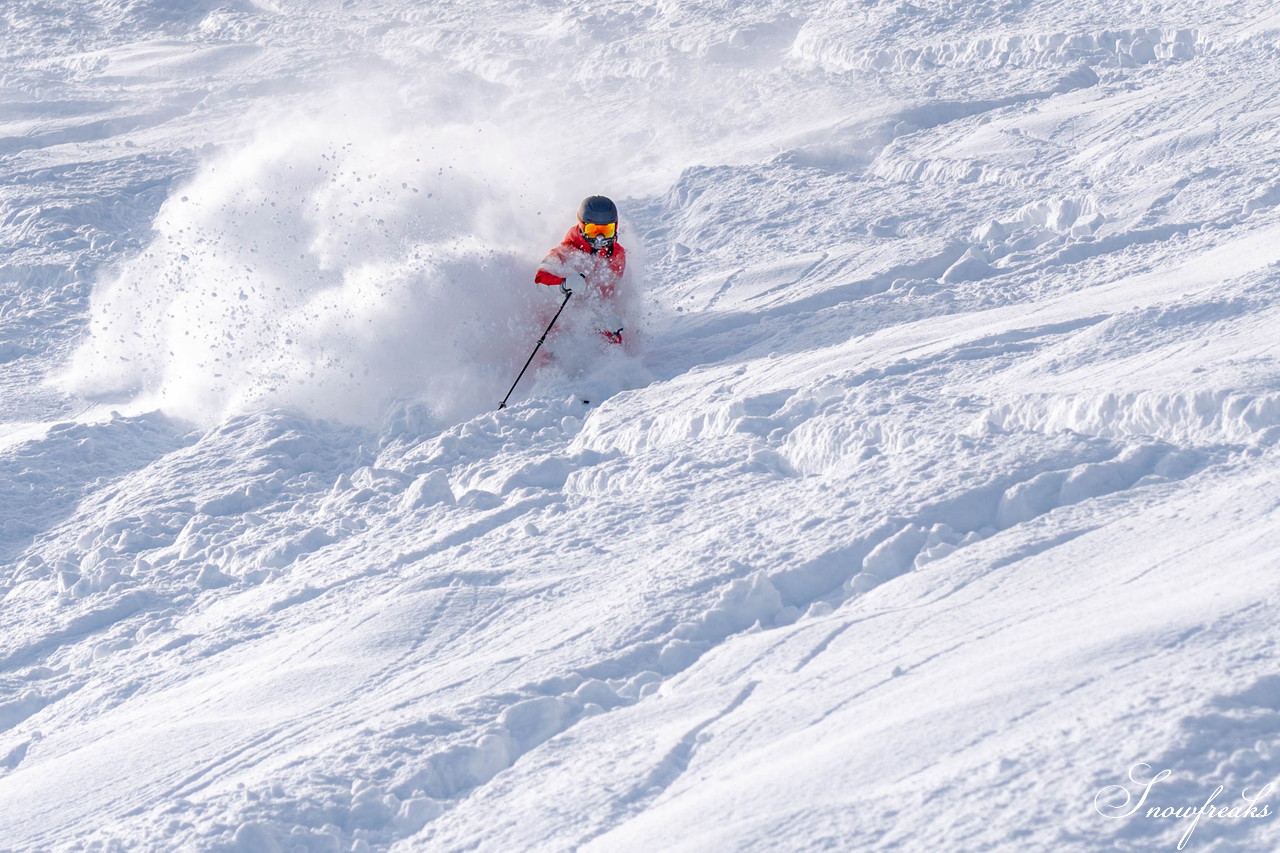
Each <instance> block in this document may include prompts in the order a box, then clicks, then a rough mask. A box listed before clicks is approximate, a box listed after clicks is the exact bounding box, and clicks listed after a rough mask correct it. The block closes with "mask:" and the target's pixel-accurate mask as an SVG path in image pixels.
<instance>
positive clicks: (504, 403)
mask: <svg viewBox="0 0 1280 853" xmlns="http://www.w3.org/2000/svg"><path fill="white" fill-rule="evenodd" d="M570 296H573V291H572V290H570V289H569V288H567V287H566V288H565V289H564V302H561V303H560V311H563V310H564V306H566V305H568V304H569V297H570ZM560 311H557V312H556V316H554V317H552V318H551V322H550V323H548V324H547V330H546V331H545V332H543V333H542V337H540V338H538V342H537V343H536V344H534V347H533V352H531V353H529V360H528V361H526V362H525V363H524V367H522V368H520V375H519V376H517V377H516V381H515V382H512V383H511V390H510V391H508V392H507V396H505V397H503V398H502V402H501V403H499V404H498V411H502V410H503V409H505V408H506V407H507V400H509V399H511V393H512V391H515V390H516V386H517V385H519V384H520V379H521V378H522V377H523V376H524V372H525V371H526V370H528V369H529V365H531V364H533V357H534V356H535V355H537V354H538V349H539V348H540V347H541V346H542V344H543V343H544V342H545V341H546V340H547V335H549V334H551V327H552V326H554V325H555V324H556V320H559V319H560Z"/></svg>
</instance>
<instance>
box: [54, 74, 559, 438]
mask: <svg viewBox="0 0 1280 853" xmlns="http://www.w3.org/2000/svg"><path fill="white" fill-rule="evenodd" d="M410 114H411V113H410ZM517 144H519V145H521V146H523V147H525V148H527V146H528V144H529V141H528V140H527V139H521V140H518V142H517V137H516V136H514V135H512V134H510V133H505V132H502V131H501V129H497V128H495V127H493V126H486V125H484V124H476V123H474V122H466V123H462V122H459V123H455V124H447V123H445V124H440V125H437V126H430V125H425V124H421V123H413V122H405V121H403V120H401V119H399V114H398V113H397V111H396V110H395V109H394V108H392V107H390V106H381V107H380V106H370V105H369V104H368V103H367V101H366V102H362V103H359V104H358V105H357V104H356V103H355V102H354V101H352V100H350V99H342V100H341V101H340V102H338V103H334V102H333V101H328V102H327V103H326V105H325V106H324V107H322V108H318V109H311V110H299V111H297V112H293V113H289V114H287V115H277V116H274V117H272V118H271V119H268V120H264V121H263V122H262V124H261V127H260V129H259V130H258V132H257V133H256V134H255V135H254V136H253V138H252V139H251V141H249V142H248V143H247V144H244V145H241V146H238V147H233V148H230V149H229V150H226V151H224V152H223V153H221V154H220V155H219V156H217V157H215V158H214V159H212V160H211V161H210V162H208V163H206V164H205V165H204V166H203V167H202V168H201V169H200V170H199V171H198V173H197V174H196V175H195V176H194V178H193V179H192V180H191V181H190V182H189V183H188V184H186V185H185V186H183V187H181V188H179V189H178V190H176V191H175V192H174V193H173V195H172V196H171V197H170V198H169V199H168V200H167V201H166V203H165V204H164V206H163V207H162V209H161V211H160V213H159V215H158V216H157V218H156V221H155V224H154V230H155V238H154V240H153V241H152V243H151V244H150V246H149V247H148V248H147V249H146V250H145V251H144V252H142V253H141V254H140V255H139V256H137V257H135V258H133V259H131V260H129V261H128V262H126V263H125V264H124V266H123V268H121V269H120V270H119V271H118V274H116V275H115V277H114V278H112V279H110V280H107V281H104V282H100V283H99V286H98V288H97V290H96V291H95V294H94V297H93V300H92V310H91V318H90V324H89V334H88V335H87V336H86V338H85V339H84V340H83V341H82V343H81V345H80V347H79V349H78V350H77V351H76V353H75V354H74V357H73V359H72V362H71V365H70V368H69V371H68V373H67V375H66V376H65V377H64V380H65V382H66V383H67V384H68V385H69V386H70V387H71V388H72V389H74V390H77V391H79V392H81V393H84V394H92V395H99V396H101V395H116V396H119V395H121V394H130V395H136V396H137V398H138V400H139V402H142V403H146V404H153V405H158V406H160V407H162V408H164V409H165V410H166V411H168V412H170V413H172V414H175V415H178V416H180V417H185V418H188V419H191V420H195V421H198V422H204V423H210V422H216V421H217V420H219V419H221V418H223V417H225V416H227V415H229V414H234V413H238V412H244V411H248V410H254V409H261V408H264V407H288V408H295V409H299V410H301V411H303V412H305V413H307V414H309V415H312V416H315V417H322V418H335V419H340V420H343V421H346V422H351V423H358V424H372V423H374V422H376V421H377V419H378V417H379V412H380V409H381V408H382V407H383V406H384V405H385V404H386V402H387V401H389V400H393V399H397V398H405V397H411V398H416V399H421V400H424V401H426V403H427V404H428V406H429V407H430V409H431V411H432V413H433V414H434V416H435V417H436V418H438V419H440V420H441V421H456V420H457V419H459V418H464V417H467V416H470V415H472V414H475V413H477V412H479V411H483V410H484V409H486V408H489V407H492V406H493V405H494V403H495V402H496V400H498V399H501V394H502V393H503V392H504V391H505V387H506V384H505V383H507V382H509V380H510V378H511V375H512V366H513V364H514V365H516V366H518V363H519V360H520V351H527V350H528V348H529V345H530V344H531V343H532V342H533V341H534V340H536V338H537V332H536V331H535V327H536V326H537V325H538V317H539V316H540V312H544V309H545V305H544V304H543V303H545V302H546V300H547V294H545V293H539V292H538V288H535V287H533V286H532V284H531V279H532V269H533V265H535V264H536V263H537V260H538V259H539V258H540V257H541V252H542V251H545V247H546V246H547V245H549V244H548V243H547V240H548V235H555V236H556V237H557V238H558V233H557V232H558V231H559V230H560V229H561V228H563V224H562V223H561V222H559V221H558V220H559V218H563V217H559V218H557V219H556V220H555V221H551V219H552V218H551V217H541V216H540V207H541V206H543V204H544V203H545V199H546V198H547V197H548V196H549V195H552V194H551V193H549V192H548V190H547V189H546V188H544V187H541V186H539V185H538V179H537V177H536V175H535V173H534V170H533V169H532V168H531V167H525V166H524V165H522V164H526V163H531V162H537V160H536V158H528V157H524V156H521V155H520V152H518V151H516V150H515V146H516V145H517ZM569 215H570V216H571V213H570V214H569Z"/></svg>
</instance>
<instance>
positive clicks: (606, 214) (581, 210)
mask: <svg viewBox="0 0 1280 853" xmlns="http://www.w3.org/2000/svg"><path fill="white" fill-rule="evenodd" d="M578 221H579V222H582V223H587V222H594V223H595V224H596V225H609V224H610V223H613V222H617V221H618V206H617V205H615V204H614V203H613V202H612V201H611V200H610V199H607V198H605V197H604V196H602V195H592V196H587V197H586V198H584V199H583V200H582V204H580V205H578Z"/></svg>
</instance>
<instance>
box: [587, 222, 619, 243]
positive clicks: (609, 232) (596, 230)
mask: <svg viewBox="0 0 1280 853" xmlns="http://www.w3.org/2000/svg"><path fill="white" fill-rule="evenodd" d="M582 233H583V235H584V236H585V237H586V238H587V239H589V240H594V239H595V238H597V237H605V238H608V239H610V240H612V239H613V235H615V234H617V233H618V223H616V222H610V223H609V224H608V225H599V224H597V223H595V222H584V223H583V224H582Z"/></svg>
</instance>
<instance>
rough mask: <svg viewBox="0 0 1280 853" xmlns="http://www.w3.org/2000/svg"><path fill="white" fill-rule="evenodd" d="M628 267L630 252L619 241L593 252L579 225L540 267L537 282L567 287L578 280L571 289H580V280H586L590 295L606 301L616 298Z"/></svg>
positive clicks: (535, 278) (536, 276) (573, 228)
mask: <svg viewBox="0 0 1280 853" xmlns="http://www.w3.org/2000/svg"><path fill="white" fill-rule="evenodd" d="M626 268H627V250H626V249H624V248H622V245H621V244H620V243H618V242H617V241H616V240H615V241H614V243H613V246H612V247H611V248H609V249H601V250H600V251H599V252H593V250H592V248H591V244H590V243H588V242H587V238H586V237H583V236H582V230H581V228H580V227H579V226H577V225H575V226H573V227H572V228H570V229H569V233H568V234H565V235H564V240H562V241H561V243H560V245H558V246H556V247H555V248H554V249H552V250H551V251H550V252H548V253H547V256H546V257H545V258H543V259H542V263H541V264H539V265H538V273H537V275H535V276H534V277H533V280H534V281H536V282H537V283H538V284H546V285H550V286H555V285H559V284H563V283H564V281H565V279H574V281H570V282H569V287H570V288H574V289H576V287H577V277H578V276H579V275H582V276H583V277H585V279H586V287H587V291H588V292H595V293H599V294H600V295H601V296H602V297H604V298H605V299H612V298H613V293H614V289H615V288H616V287H617V284H618V281H619V279H621V278H622V273H623V271H624V270H626Z"/></svg>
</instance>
